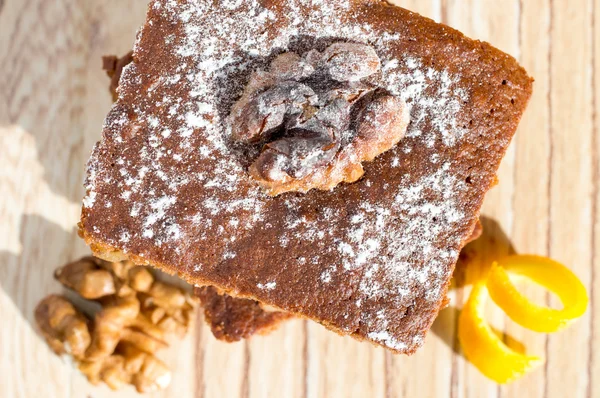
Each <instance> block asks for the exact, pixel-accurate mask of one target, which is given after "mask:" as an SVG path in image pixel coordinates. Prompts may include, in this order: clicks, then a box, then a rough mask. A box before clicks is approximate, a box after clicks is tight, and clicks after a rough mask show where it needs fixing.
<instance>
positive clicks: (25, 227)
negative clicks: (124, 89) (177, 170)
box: [0, 0, 600, 398]
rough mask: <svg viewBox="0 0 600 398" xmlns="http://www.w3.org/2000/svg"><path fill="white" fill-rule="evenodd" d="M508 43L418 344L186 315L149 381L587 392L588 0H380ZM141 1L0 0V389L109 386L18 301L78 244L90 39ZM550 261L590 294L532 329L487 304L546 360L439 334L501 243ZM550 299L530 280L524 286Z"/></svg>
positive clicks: (292, 388)
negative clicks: (48, 338) (178, 338)
mask: <svg viewBox="0 0 600 398" xmlns="http://www.w3.org/2000/svg"><path fill="white" fill-rule="evenodd" d="M395 2H396V3H398V4H399V5H402V6H404V7H406V8H409V9H411V10H414V11H416V12H419V13H421V14H423V15H426V16H429V17H431V18H433V19H435V20H437V21H441V22H444V23H447V24H449V25H451V26H453V27H456V28H458V29H459V30H461V31H463V32H465V33H466V34H467V35H469V36H471V37H474V38H477V39H481V40H486V41H489V42H491V43H492V44H494V45H495V46H497V47H499V48H500V49H502V50H504V51H506V52H508V53H510V54H512V55H514V56H515V57H517V58H518V59H519V60H520V62H521V63H522V64H523V65H524V66H525V67H526V69H527V70H528V71H529V72H530V73H531V74H532V75H533V76H534V77H535V78H536V83H535V87H534V96H533V98H532V101H531V103H530V106H529V109H528V111H527V113H526V114H525V116H524V118H523V121H522V123H521V125H520V127H519V132H518V134H517V136H516V138H515V140H514V141H513V144H512V146H511V148H510V150H509V152H508V153H507V156H506V158H505V160H504V162H503V164H502V167H501V169H500V170H499V173H498V174H499V178H500V182H501V183H500V185H499V186H497V187H496V188H495V189H494V190H492V191H491V192H490V193H489V195H488V197H487V199H486V202H485V206H484V210H483V212H484V215H486V216H487V218H485V219H484V224H485V228H486V233H485V235H484V237H483V238H482V239H480V240H479V241H478V242H476V243H475V244H473V245H471V246H470V247H469V248H468V249H467V251H466V255H468V256H470V265H469V266H468V267H465V266H464V263H459V265H458V266H457V271H456V273H455V280H454V284H453V289H452V290H451V293H450V298H451V300H452V302H451V306H450V307H449V308H448V309H446V310H444V311H442V313H441V314H440V316H439V318H438V320H437V321H436V323H435V324H434V327H433V329H432V332H431V333H430V334H429V336H428V338H427V341H426V344H425V346H424V347H423V348H422V349H421V350H420V351H419V352H418V353H417V354H415V355H414V356H412V357H400V356H395V355H392V354H390V353H386V352H385V351H383V350H381V349H377V348H374V347H372V346H370V345H368V344H364V343H358V342H356V341H354V340H352V339H350V338H342V337H339V336H337V335H335V334H333V333H331V332H328V331H326V330H325V329H324V328H322V327H321V326H319V325H316V324H314V323H310V322H306V321H302V320H294V321H291V322H288V323H286V324H285V325H283V327H282V328H280V329H279V330H277V331H275V332H274V333H273V334H271V335H269V336H268V337H262V336H257V337H255V338H253V339H252V340H250V341H248V342H243V343H238V344H225V343H221V342H218V341H216V340H215V339H214V338H213V337H212V335H211V334H210V331H209V330H208V329H207V328H206V326H204V323H203V321H202V318H201V315H200V314H199V315H198V318H197V319H196V322H195V327H194V328H193V330H192V331H191V333H190V335H189V336H188V337H187V338H186V339H185V340H184V341H182V342H180V343H178V344H177V345H176V346H175V347H173V349H172V350H169V351H168V352H165V353H163V354H161V358H162V359H164V360H165V361H166V362H167V363H169V365H170V366H171V367H172V368H173V369H174V380H173V383H172V385H171V387H170V388H169V389H168V390H167V391H164V392H161V393H156V394H151V395H150V396H152V397H178V398H186V397H195V398H200V397H209V398H212V397H244V398H246V397H248V398H258V397H311V398H312V397H314V398H320V397H382V398H383V397H385V398H400V397H515V398H516V397H532V398H546V397H549V398H550V397H569V398H570V397H589V398H591V397H598V396H600V349H599V347H600V271H598V267H600V136H599V134H600V0H503V1H497V0H397V1H395ZM144 3H145V1H143V0H103V1H80V0H60V1H47V0H0V62H1V63H0V65H2V71H3V73H2V74H1V75H0V186H1V187H2V193H3V195H1V196H0V221H1V224H0V319H2V327H0V374H2V382H1V383H0V397H36V396H39V395H40V393H41V392H42V391H43V394H44V396H48V397H88V396H90V397H102V396H111V397H113V396H114V397H125V396H136V394H135V393H134V392H133V390H131V389H128V390H125V391H122V392H119V393H112V392H110V391H109V390H108V389H107V388H106V387H104V386H99V387H93V386H90V385H89V384H88V383H87V381H86V380H85V378H84V377H82V376H81V375H80V374H79V373H78V372H77V371H76V370H74V368H73V366H72V365H71V364H69V363H67V362H64V361H63V360H61V359H60V358H57V357H56V356H54V355H52V354H51V353H50V352H49V350H48V348H47V347H46V345H45V344H44V343H43V342H42V341H41V339H40V338H39V336H38V335H37V334H36V332H35V328H34V326H33V324H32V322H33V319H32V318H33V314H32V311H33V308H34V306H35V304H36V303H37V301H38V300H39V299H40V298H42V297H43V296H44V295H46V294H48V293H50V292H58V291H60V287H59V286H58V285H57V283H56V282H54V281H53V280H52V270H53V269H54V268H55V267H56V266H58V265H60V264H61V263H63V262H65V261H67V260H70V259H73V258H76V257H77V256H80V255H82V254H84V253H86V252H87V248H86V247H85V245H83V244H82V242H81V241H80V240H79V239H78V238H77V236H76V234H75V232H74V226H75V224H76V222H77V219H78V216H79V202H80V199H81V197H82V194H83V189H82V185H81V181H82V180H83V177H84V167H83V165H84V164H85V161H86V159H87V157H88V155H89V151H90V149H91V147H92V145H93V143H94V142H95V141H96V140H97V139H98V138H99V130H100V126H101V125H102V120H103V118H104V116H105V114H106V112H107V111H108V108H109V106H110V96H109V94H108V92H107V91H106V80H105V77H104V75H103V72H102V71H101V70H100V57H101V56H102V55H104V54H109V53H117V54H122V53H124V52H126V51H127V50H128V49H130V48H131V45H132V43H133V40H134V38H135V31H136V29H137V27H138V26H139V25H140V24H141V22H142V21H143V19H144V14H145V8H146V5H145V4H144ZM513 250H514V251H517V252H521V253H539V254H546V255H551V256H552V257H554V258H556V259H558V260H560V261H563V262H565V263H566V264H568V265H569V266H570V267H571V268H572V269H573V270H575V272H576V273H577V274H578V275H579V277H580V278H581V279H582V280H583V281H584V283H585V285H586V286H587V287H588V289H589V293H590V300H591V305H590V311H588V313H587V314H586V316H585V317H584V318H583V319H581V320H580V321H579V322H578V323H576V324H575V325H574V326H573V327H572V328H570V329H568V330H567V331H565V332H562V333H560V334H556V335H551V336H547V337H546V336H545V335H540V334H535V333H532V332H528V331H525V330H523V328H520V327H519V326H517V325H515V324H513V323H512V322H511V321H510V320H508V319H506V318H505V316H504V315H503V314H502V313H501V312H500V311H499V310H498V309H497V308H494V307H493V306H491V308H490V312H489V317H490V319H491V321H492V323H493V325H494V326H495V327H496V328H498V329H499V330H501V331H502V332H503V333H504V338H505V341H506V342H507V344H509V345H513V346H515V347H516V346H519V344H521V343H522V344H524V346H525V347H526V348H527V350H528V352H532V353H535V354H538V355H542V356H544V357H545V358H546V365H545V367H543V368H542V369H540V370H538V371H537V372H535V373H533V374H531V375H528V376H527V377H526V378H524V379H522V380H519V381H518V382H516V383H514V384H512V385H509V386H502V387H500V386H498V385H496V384H494V383H492V382H490V381H489V380H487V379H486V378H485V377H483V376H482V375H481V374H480V373H479V372H478V371H477V370H476V369H475V368H473V367H472V366H471V365H470V364H469V363H468V362H466V361H465V359H464V357H462V355H461V354H460V350H459V348H458V346H457V344H456V321H457V314H458V311H459V309H460V307H461V306H462V304H463V302H464V301H465V299H466V296H467V294H468V291H469V287H468V286H465V285H468V282H469V281H471V280H472V279H473V278H475V277H477V276H478V275H479V274H480V273H481V272H483V271H484V270H485V267H486V266H487V265H488V264H489V262H490V260H491V259H492V258H494V257H495V256H498V255H500V254H504V253H508V252H511V251H513ZM524 290H525V292H526V294H528V295H529V296H530V297H532V298H534V299H535V300H537V301H539V302H541V303H550V304H554V303H553V301H552V299H551V298H550V297H548V295H547V294H546V293H545V292H543V291H541V290H540V289H535V288H532V287H526V288H524Z"/></svg>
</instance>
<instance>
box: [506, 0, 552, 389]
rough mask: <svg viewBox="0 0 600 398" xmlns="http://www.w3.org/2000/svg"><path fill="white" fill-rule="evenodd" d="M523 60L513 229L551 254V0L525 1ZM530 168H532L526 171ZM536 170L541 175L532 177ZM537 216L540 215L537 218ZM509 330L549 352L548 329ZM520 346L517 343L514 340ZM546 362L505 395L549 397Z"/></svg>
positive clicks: (521, 240) (525, 246)
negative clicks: (524, 94) (524, 103)
mask: <svg viewBox="0 0 600 398" xmlns="http://www.w3.org/2000/svg"><path fill="white" fill-rule="evenodd" d="M519 5H520V15H521V17H520V38H519V41H520V51H519V52H520V55H519V58H520V59H519V60H520V61H521V63H522V64H523V66H524V67H525V69H527V71H528V72H529V73H530V74H531V75H532V76H533V77H534V78H535V84H534V93H533V96H532V98H531V101H530V104H529V107H528V109H527V112H526V114H525V115H524V117H523V120H522V121H521V124H520V125H519V130H518V132H517V135H516V138H515V144H516V151H515V166H514V175H515V177H514V184H515V191H514V192H515V194H514V197H513V206H514V209H513V215H514V217H513V225H512V230H511V231H509V234H510V236H511V238H512V241H513V242H514V246H515V250H516V251H517V252H518V253H536V254H543V255H548V242H549V241H548V234H547V231H548V225H549V219H548V209H549V199H548V183H549V170H550V167H549V166H550V124H549V114H550V112H549V102H548V100H547V99H548V96H549V92H550V91H549V87H550V82H549V78H550V75H549V70H550V65H549V57H548V54H549V51H550V40H549V37H548V30H549V27H550V2H549V1H548V0H536V1H521V2H520V3H519ZM524 171H526V172H524ZM533 175H535V176H536V178H532V176H533ZM531 220H537V222H532V221H531ZM521 290H522V291H523V292H524V293H525V294H526V295H527V296H528V297H530V298H531V299H533V300H535V301H536V302H538V303H540V304H543V303H544V302H545V298H546V294H545V292H544V291H543V290H542V289H539V288H537V287H536V286H531V284H527V283H525V284H524V285H522V286H521ZM505 333H506V335H508V336H511V337H512V339H516V340H517V341H519V342H520V343H521V344H523V345H524V346H525V347H526V352H527V353H531V354H534V355H539V356H543V357H545V356H546V350H545V348H546V340H547V337H546V335H544V334H538V333H533V332H531V331H528V330H527V329H524V328H522V327H520V326H518V325H515V324H514V323H513V322H512V321H510V320H509V319H508V318H506V327H505ZM509 346H512V347H513V348H516V347H515V345H514V344H509ZM545 377H546V372H545V368H544V367H542V368H541V369H538V370H537V371H535V372H533V373H532V374H530V375H528V376H527V378H525V379H524V380H520V381H518V382H516V383H513V384H509V385H506V386H502V388H501V396H502V397H515V398H519V397H523V396H527V397H531V398H534V397H543V396H544V392H545Z"/></svg>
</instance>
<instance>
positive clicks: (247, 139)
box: [229, 42, 409, 196]
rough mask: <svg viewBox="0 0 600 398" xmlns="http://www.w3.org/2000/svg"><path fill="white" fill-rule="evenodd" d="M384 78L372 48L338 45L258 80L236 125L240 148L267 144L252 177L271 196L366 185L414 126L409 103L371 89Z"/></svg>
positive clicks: (277, 64) (235, 113)
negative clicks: (377, 163)
mask: <svg viewBox="0 0 600 398" xmlns="http://www.w3.org/2000/svg"><path fill="white" fill-rule="evenodd" d="M380 71H381V62H380V60H379V57H378V56H377V54H376V53H375V51H374V50H373V48H372V47H370V46H368V45H365V44H358V43H345V42H338V43H334V44H332V45H331V46H329V47H328V48H327V49H326V50H325V51H323V52H319V51H316V50H311V51H309V52H308V53H306V54H304V55H303V56H302V57H301V56H299V55H298V54H296V53H293V52H288V53H284V54H281V55H279V56H277V57H276V58H275V59H274V60H273V61H272V63H271V65H270V68H269V70H268V71H257V72H255V73H253V74H252V76H251V77H250V81H249V82H248V85H247V86H246V89H245V91H244V93H243V95H242V97H241V98H240V99H239V100H238V101H237V102H236V103H235V104H234V105H233V107H232V109H231V114H230V117H229V123H230V127H231V137H232V139H233V140H234V141H236V142H241V143H246V144H252V145H255V144H259V145H260V144H262V151H261V153H260V155H259V156H258V157H257V158H256V159H255V160H254V161H253V162H252V164H251V166H250V168H249V173H250V176H251V177H252V178H253V179H254V180H256V181H257V182H258V183H259V184H260V185H261V186H262V187H263V188H265V190H266V191H267V193H268V194H270V195H271V196H276V195H279V194H281V193H284V192H289V191H295V192H307V191H309V190H311V189H313V188H316V189H321V190H329V189H332V188H334V187H335V186H336V185H338V184H339V183H341V182H347V183H351V182H355V181H357V180H358V179H359V178H360V177H362V175H363V174H364V170H363V167H362V162H364V161H372V160H373V159H375V157H377V156H378V155H380V154H382V153H383V152H386V151H387V150H389V149H391V148H392V147H393V146H394V145H396V144H397V143H398V141H400V140H401V139H402V138H403V137H404V134H405V132H406V128H407V126H408V123H409V111H408V108H407V106H406V104H405V102H404V101H403V100H402V99H401V98H398V97H396V96H394V95H392V94H390V93H389V92H387V91H385V90H383V89H381V88H378V87H377V86H376V85H374V84H373V83H371V82H369V78H372V77H375V76H376V75H377V74H378V73H380Z"/></svg>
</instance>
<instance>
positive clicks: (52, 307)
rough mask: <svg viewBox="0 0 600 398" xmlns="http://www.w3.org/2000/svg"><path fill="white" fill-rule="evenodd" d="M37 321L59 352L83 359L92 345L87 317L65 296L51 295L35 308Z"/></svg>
mask: <svg viewBox="0 0 600 398" xmlns="http://www.w3.org/2000/svg"><path fill="white" fill-rule="evenodd" d="M35 321H36V323H37V325H38V327H39V329H40V331H41V332H42V334H43V335H44V337H45V339H46V342H47V343H48V345H49V346H50V348H52V350H53V351H54V352H55V353H56V354H58V355H63V354H67V353H68V354H71V355H73V357H74V358H75V359H82V358H83V357H84V356H85V351H86V350H87V348H88V346H89V345H90V332H89V330H88V326H87V320H86V318H85V317H84V316H83V315H82V314H81V313H80V312H79V311H77V310H76V309H75V307H73V305H72V304H71V303H70V302H69V301H68V300H67V299H65V298H64V297H61V296H57V295H51V296H48V297H46V298H45V299H44V300H42V301H41V302H40V303H39V304H38V305H37V307H36V309H35Z"/></svg>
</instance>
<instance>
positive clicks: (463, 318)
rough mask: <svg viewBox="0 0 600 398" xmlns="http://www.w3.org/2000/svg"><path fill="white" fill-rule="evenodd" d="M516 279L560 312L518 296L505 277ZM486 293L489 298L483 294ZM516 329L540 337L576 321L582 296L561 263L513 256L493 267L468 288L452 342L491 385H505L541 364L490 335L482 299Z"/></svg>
mask: <svg viewBox="0 0 600 398" xmlns="http://www.w3.org/2000/svg"><path fill="white" fill-rule="evenodd" d="M509 274H514V275H519V276H522V277H525V278H527V279H529V280H531V281H532V282H534V283H537V284H539V285H541V286H542V287H544V288H546V289H548V290H549V291H551V292H553V293H554V294H556V295H557V296H558V297H559V298H560V300H561V302H562V304H563V308H562V309H560V310H555V309H552V308H547V307H543V306H539V305H536V304H534V303H532V302H531V301H529V300H528V299H527V298H526V297H525V296H523V295H522V294H521V293H519V291H518V290H517V288H516V287H515V286H514V284H513V283H512V282H511V280H510V278H509ZM488 293H489V294H488ZM488 296H489V297H491V298H492V300H493V301H494V302H495V303H496V304H497V305H498V306H499V307H500V308H501V309H502V310H503V311H504V312H505V313H506V315H508V316H509V317H510V318H511V319H512V320H513V321H515V322H516V323H518V324H519V325H521V326H523V327H525V328H527V329H530V330H533V331H536V332H544V333H553V332H557V331H559V330H561V329H563V328H565V327H567V326H568V325H570V324H571V323H572V322H573V321H574V320H576V319H577V318H579V317H581V316H582V315H583V314H584V313H585V311H586V309H587V305H588V296H587V293H586V290H585V287H584V286H583V284H582V283H581V281H580V280H579V279H578V278H577V277H576V276H575V275H574V274H573V273H572V272H571V271H570V270H569V269H568V268H567V267H565V266H564V265H562V264H560V263H558V262H556V261H554V260H551V259H549V258H545V257H540V256H532V255H517V256H510V257H507V258H505V259H503V260H502V261H501V264H498V263H494V264H493V265H492V268H491V270H490V273H489V275H488V277H487V279H486V280H483V281H479V282H477V283H476V284H475V285H474V286H473V290H472V291H471V295H470V296H469V299H468V300H467V303H466V304H465V306H464V308H463V310H462V312H461V314H460V317H459V323H458V339H459V341H460V344H461V346H462V348H463V351H464V354H465V357H466V358H467V359H468V360H469V361H470V362H471V363H473V365H475V366H476V367H477V368H478V369H479V370H480V371H481V372H482V373H483V374H484V375H486V376H487V377H489V378H490V379H492V380H494V381H496V382H497V383H509V382H511V381H514V380H516V379H518V378H520V377H522V376H523V375H525V374H526V373H528V372H530V371H532V370H533V369H535V368H536V367H537V366H539V365H540V364H542V363H543V360H542V359H541V358H538V357H535V356H527V355H524V354H521V353H519V352H517V351H515V350H513V349H511V348H510V347H508V346H507V345H506V344H504V342H503V341H502V340H501V339H500V338H499V337H498V336H497V335H496V334H495V333H494V331H493V330H492V328H491V327H490V325H489V324H488V323H487V321H486V320H485V317H484V312H485V311H484V310H485V303H486V301H487V298H488Z"/></svg>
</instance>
